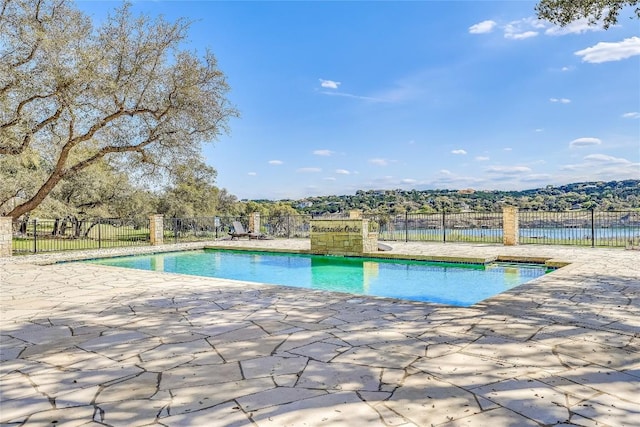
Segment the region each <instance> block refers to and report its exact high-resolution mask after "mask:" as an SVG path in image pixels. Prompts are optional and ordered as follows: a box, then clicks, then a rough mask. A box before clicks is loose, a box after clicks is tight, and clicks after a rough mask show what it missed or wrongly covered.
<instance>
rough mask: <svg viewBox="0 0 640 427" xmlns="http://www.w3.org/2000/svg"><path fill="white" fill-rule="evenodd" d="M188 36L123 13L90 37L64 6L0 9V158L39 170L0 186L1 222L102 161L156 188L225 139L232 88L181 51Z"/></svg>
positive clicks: (127, 9)
mask: <svg viewBox="0 0 640 427" xmlns="http://www.w3.org/2000/svg"><path fill="white" fill-rule="evenodd" d="M189 25H190V24H189V23H188V22H186V21H185V20H182V19H178V20H177V21H175V22H168V21H166V20H164V19H162V18H161V17H159V18H155V19H152V18H150V17H148V16H145V15H141V16H133V14H132V13H131V5H130V4H129V3H124V4H123V5H122V6H121V7H119V8H118V9H116V10H115V11H114V12H113V13H112V14H110V15H109V16H108V17H107V18H106V19H105V20H104V21H102V22H101V23H100V25H99V26H95V27H94V26H93V23H92V20H91V18H89V17H88V16H85V15H84V14H83V13H82V12H81V11H80V10H78V9H77V8H75V7H74V5H73V4H72V3H71V2H70V1H66V0H59V1H52V0H43V1H29V0H0V58H1V59H2V60H0V156H2V158H3V160H2V161H3V163H5V164H6V165H7V167H13V166H15V165H16V164H24V162H25V156H27V157H31V156H33V157H34V158H35V159H37V160H38V162H40V163H39V164H40V165H44V166H43V167H42V168H39V169H38V171H37V172H38V173H35V174H33V175H32V176H30V177H29V179H28V180H26V181H25V182H24V184H22V183H21V184H20V185H15V184H14V183H8V184H7V185H6V187H7V188H8V190H6V189H5V188H4V187H5V186H4V185H3V188H2V189H0V207H2V209H3V210H4V211H5V212H6V210H7V208H6V206H11V208H10V209H9V211H8V212H6V214H8V215H10V216H12V217H14V218H17V217H19V216H21V215H23V214H25V213H28V212H30V211H32V210H33V209H35V208H36V207H38V205H40V204H41V203H42V202H43V201H44V200H45V199H46V197H47V196H48V195H49V194H50V193H52V192H53V191H54V189H56V187H57V186H58V185H60V184H61V183H62V182H63V181H67V182H70V181H72V180H73V177H74V176H75V175H79V174H81V173H82V172H83V171H84V170H86V169H88V168H90V167H91V166H92V165H95V164H97V163H99V162H101V161H102V160H105V159H107V160H109V161H111V160H113V159H115V158H117V159H118V161H119V162H120V163H119V165H121V166H122V169H120V170H121V171H122V172H126V173H131V172H132V171H133V170H140V171H144V172H145V173H147V174H155V175H156V176H161V173H158V172H162V171H163V170H164V169H163V168H169V167H172V166H173V165H176V164H182V163H184V161H185V160H187V161H188V160H189V159H196V158H198V156H199V155H200V149H201V143H204V142H210V141H215V140H216V139H217V138H218V137H219V136H220V135H221V134H222V133H224V132H226V131H227V122H228V120H229V119H230V118H231V117H236V116H237V115H238V113H237V111H236V110H235V108H233V107H232V106H230V105H229V103H228V101H227V99H226V94H227V92H228V90H229V87H228V85H227V82H226V79H225V76H224V74H223V73H222V72H221V71H220V70H219V69H218V66H217V62H216V59H215V57H214V56H213V54H211V53H210V52H205V53H203V55H202V56H198V55H196V54H195V53H194V52H191V51H188V50H184V48H183V47H184V43H185V41H186V40H187V32H188V29H189ZM7 159H8V160H7ZM43 159H46V162H43ZM5 164H3V168H4V166H5ZM114 164H115V163H114ZM19 172H20V171H19ZM5 190H6V191H5ZM16 195H17V196H18V197H16ZM3 206H4V207H3Z"/></svg>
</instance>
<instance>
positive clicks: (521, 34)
mask: <svg viewBox="0 0 640 427" xmlns="http://www.w3.org/2000/svg"><path fill="white" fill-rule="evenodd" d="M542 28H544V22H542V21H540V20H539V19H537V18H533V17H530V18H524V19H520V20H518V21H511V22H509V23H508V24H507V25H505V26H504V37H505V38H506V39H512V40H523V39H528V38H531V37H536V36H537V35H538V34H539V30H540V29H542Z"/></svg>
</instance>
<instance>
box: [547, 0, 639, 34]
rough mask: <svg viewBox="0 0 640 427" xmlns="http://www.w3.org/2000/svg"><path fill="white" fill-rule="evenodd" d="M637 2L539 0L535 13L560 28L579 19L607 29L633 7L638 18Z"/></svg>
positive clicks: (632, 0) (630, 0)
mask: <svg viewBox="0 0 640 427" xmlns="http://www.w3.org/2000/svg"><path fill="white" fill-rule="evenodd" d="M639 4H640V1H639V0H540V2H539V3H538V4H537V5H536V7H535V11H536V13H537V14H538V18H540V19H544V20H547V21H549V22H552V23H554V24H556V25H560V26H562V27H564V26H566V25H569V24H570V23H572V22H574V21H577V20H579V19H587V20H588V22H589V24H590V25H602V27H603V28H604V29H608V28H609V27H610V26H611V25H615V24H616V23H617V22H618V16H619V15H620V12H621V11H622V10H623V9H624V8H625V7H628V6H635V10H634V12H635V15H636V17H637V18H640V6H638V5H639Z"/></svg>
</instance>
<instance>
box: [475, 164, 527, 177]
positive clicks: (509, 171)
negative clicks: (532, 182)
mask: <svg viewBox="0 0 640 427" xmlns="http://www.w3.org/2000/svg"><path fill="white" fill-rule="evenodd" d="M486 171H487V172H489V173H495V174H503V175H519V174H523V173H529V172H531V168H528V167H526V166H491V167H489V168H487V169H486Z"/></svg>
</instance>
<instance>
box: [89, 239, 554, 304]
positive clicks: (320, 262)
mask: <svg viewBox="0 0 640 427" xmlns="http://www.w3.org/2000/svg"><path fill="white" fill-rule="evenodd" d="M88 262H91V263H96V264H102V265H111V266H116V267H127V268H135V269H140V270H152V271H163V272H170V273H181V274H190V275H195V276H205V277H217V278H224V279H234V280H242V281H250V282H259V283H266V284H274V285H285V286H294V287H299V288H308V289H318V290H324V291H336V292H347V293H351V294H356V295H373V296H380V297H390V298H398V299H404V300H411V301H429V302H435V303H442V304H449V305H455V306H461V307H467V306H470V305H473V304H475V303H477V302H479V301H482V300H484V299H486V298H489V297H491V296H493V295H497V294H499V293H501V292H504V291H506V290H509V289H511V288H513V287H515V286H518V285H520V284H522V283H525V282H528V281H530V280H533V279H535V278H536V277H539V276H542V275H544V274H545V272H546V271H547V270H546V269H545V267H544V266H541V265H524V264H522V265H521V264H515V265H509V264H500V263H495V264H488V265H482V264H453V263H437V262H426V261H409V260H397V259H394V260H390V259H380V258H356V257H335V256H322V255H306V254H290V253H287V254H283V253H273V252H246V251H232V250H206V249H205V250H200V251H186V252H172V253H161V254H153V255H136V256H129V257H118V258H105V259H96V260H91V261H88Z"/></svg>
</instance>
